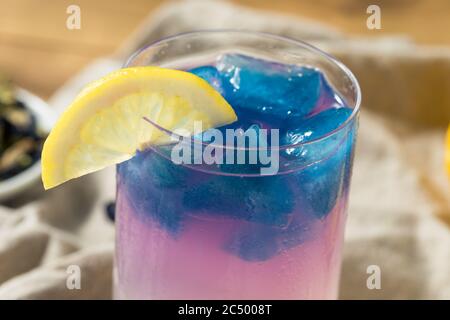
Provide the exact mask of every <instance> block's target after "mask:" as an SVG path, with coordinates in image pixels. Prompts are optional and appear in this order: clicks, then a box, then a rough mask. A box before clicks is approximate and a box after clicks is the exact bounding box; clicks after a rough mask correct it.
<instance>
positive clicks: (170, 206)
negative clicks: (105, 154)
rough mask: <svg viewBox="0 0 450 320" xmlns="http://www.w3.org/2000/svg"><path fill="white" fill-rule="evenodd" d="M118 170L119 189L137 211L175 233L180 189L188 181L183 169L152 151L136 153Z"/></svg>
mask: <svg viewBox="0 0 450 320" xmlns="http://www.w3.org/2000/svg"><path fill="white" fill-rule="evenodd" d="M117 168H118V179H119V185H120V188H123V190H124V191H123V192H126V194H127V197H128V199H129V201H130V204H131V205H132V207H133V208H134V209H135V210H136V212H137V213H138V214H139V215H140V216H141V217H143V218H144V220H146V219H149V218H151V219H154V220H155V221H156V222H157V223H158V224H159V225H160V226H161V227H164V228H165V229H166V230H167V231H168V232H170V233H172V234H177V233H178V232H179V230H180V228H181V223H182V210H181V209H182V206H181V194H182V191H181V188H182V187H184V186H185V183H186V181H187V180H188V179H187V178H186V176H185V174H186V170H184V169H183V168H182V167H180V166H177V165H175V164H173V163H172V162H170V161H169V160H167V159H165V158H163V157H161V156H160V155H158V154H157V153H155V152H153V151H145V152H138V153H137V154H136V156H135V157H133V158H132V159H130V160H128V161H126V162H123V163H121V164H119V165H118V167H117Z"/></svg>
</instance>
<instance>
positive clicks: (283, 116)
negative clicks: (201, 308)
mask: <svg viewBox="0 0 450 320" xmlns="http://www.w3.org/2000/svg"><path fill="white" fill-rule="evenodd" d="M147 65H153V66H160V67H168V68H174V69H180V70H186V71H190V72H192V73H195V74H197V75H198V76H200V77H202V78H204V79H205V80H207V81H208V82H209V83H210V84H211V85H212V86H214V87H215V88H216V89H217V90H218V91H219V92H220V93H221V94H222V95H223V96H224V97H225V98H226V100H227V101H228V102H229V103H230V105H231V106H232V107H233V108H234V109H235V111H236V113H237V116H238V121H237V122H236V123H235V124H231V125H229V126H227V127H226V128H231V129H242V130H241V131H240V134H245V133H247V132H249V130H250V129H252V130H256V132H257V133H259V132H261V131H263V129H265V130H269V131H270V130H271V129H276V131H270V132H269V134H268V136H270V138H271V139H272V140H270V141H269V142H266V143H261V142H260V141H259V140H258V143H257V144H256V145H255V144H253V145H251V143H249V144H247V145H245V146H244V147H243V148H240V147H238V146H236V147H233V146H231V147H230V145H229V144H228V143H227V144H220V143H217V144H216V146H217V147H218V148H219V149H220V148H223V150H222V151H223V153H225V152H226V151H227V152H228V151H230V152H234V151H235V152H236V153H235V154H238V151H242V152H243V155H244V158H245V159H247V158H249V157H247V154H246V152H247V153H248V152H250V151H251V150H257V151H261V150H263V149H265V151H267V150H270V152H268V153H267V154H266V155H269V156H271V157H272V158H271V159H272V160H273V161H274V162H275V161H276V162H277V163H274V162H273V163H271V165H272V168H275V169H276V170H274V171H271V172H270V170H268V171H266V172H265V173H263V171H262V170H259V169H261V168H262V167H264V166H263V165H262V164H261V163H259V162H258V161H257V162H256V163H250V162H249V163H245V161H244V163H243V164H242V163H239V164H238V163H234V164H233V163H232V164H229V163H225V164H217V163H205V162H202V163H182V164H177V163H174V161H173V159H172V158H171V156H170V155H171V154H172V153H171V151H173V148H174V143H172V142H171V143H168V144H167V145H163V146H151V147H149V149H148V150H146V151H144V152H138V154H137V155H136V156H135V157H134V158H133V159H131V160H129V161H126V162H124V163H122V164H119V165H118V166H117V202H116V224H117V225H116V228H117V238H116V257H115V268H114V281H115V284H114V287H115V289H114V290H115V293H114V294H115V297H116V298H119V299H335V298H337V294H338V284H339V274H340V265H341V249H342V243H343V235H344V226H345V221H346V209H347V200H348V194H349V184H350V176H351V169H352V160H353V149H354V144H355V136H356V129H357V119H358V109H359V103H360V90H359V86H358V83H357V81H356V79H355V77H354V76H353V75H352V73H351V72H350V71H349V70H348V69H347V68H346V67H345V66H343V65H342V64H341V63H340V62H338V61H336V60H335V59H334V58H333V57H331V56H329V55H327V54H326V53H324V52H322V51H320V50H318V49H316V48H314V47H312V46H310V45H308V44H306V43H303V42H300V41H294V40H291V39H287V38H282V37H279V36H275V35H270V34H263V33H255V32H245V31H232V30H228V31H200V32H193V33H186V34H181V35H177V36H174V37H170V38H166V39H163V40H161V41H158V42H156V43H154V44H151V45H149V46H147V47H145V48H143V49H141V50H140V51H138V52H137V53H135V54H134V55H133V56H132V57H131V58H130V59H129V61H128V62H127V66H129V67H131V66H147ZM149 120H150V122H149V123H148V125H155V126H156V127H157V125H156V124H155V123H157V119H149ZM143 121H144V120H143ZM153 121H154V122H153ZM158 129H159V130H161V132H162V134H167V135H170V134H171V133H172V132H170V131H168V130H165V128H158ZM219 132H225V129H224V128H219ZM172 136H176V135H175V134H173V135H172ZM268 136H267V135H266V137H268ZM179 138H180V137H179ZM275 138H276V139H278V141H275V140H274V139H275ZM190 139H191V141H194V142H195V143H199V144H200V145H201V148H202V149H201V150H204V148H205V145H207V144H208V142H211V141H208V140H207V139H206V140H205V139H204V137H202V136H201V135H200V137H199V136H198V135H197V136H194V137H191V138H190ZM202 139H203V140H202ZM268 140H269V139H268ZM216 142H217V141H216ZM219 149H217V150H216V151H215V152H216V154H218V152H219V151H218V150H219ZM221 154H222V153H221ZM275 155H276V157H275ZM233 157H234V156H233ZM233 157H231V158H230V159H235V157H234V158H233ZM266 164H267V163H266ZM266 167H267V166H266Z"/></svg>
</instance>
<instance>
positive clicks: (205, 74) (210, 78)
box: [188, 66, 227, 94]
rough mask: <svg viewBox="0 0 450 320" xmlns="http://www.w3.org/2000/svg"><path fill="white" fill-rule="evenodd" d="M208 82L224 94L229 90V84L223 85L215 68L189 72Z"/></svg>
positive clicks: (208, 67) (210, 67)
mask: <svg viewBox="0 0 450 320" xmlns="http://www.w3.org/2000/svg"><path fill="white" fill-rule="evenodd" d="M188 72H191V73H193V74H195V75H196V76H199V77H200V78H202V79H203V80H205V81H207V82H208V83H209V84H210V85H211V86H212V87H213V88H214V89H216V90H217V91H219V92H220V93H221V94H223V93H224V92H225V91H226V90H227V83H223V82H222V79H221V77H220V73H219V71H218V70H217V69H216V68H215V67H213V66H203V67H198V68H194V69H190V70H188Z"/></svg>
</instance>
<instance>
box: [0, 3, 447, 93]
mask: <svg viewBox="0 0 450 320" xmlns="http://www.w3.org/2000/svg"><path fill="white" fill-rule="evenodd" d="M206 1H208V0H206ZM167 2H172V1H170V0H129V1H127V3H126V5H125V4H124V2H123V1H121V0H95V1H91V0H77V1H72V0H70V1H66V0H42V1H37V0H1V1H0V12H1V19H0V70H1V72H5V73H7V74H9V75H10V76H11V77H12V79H13V80H14V81H15V82H16V83H17V84H19V85H20V86H22V87H25V88H27V89H29V90H31V91H33V92H34V93H36V94H38V95H39V96H41V97H43V98H48V97H49V96H50V95H51V94H52V93H53V92H54V91H55V90H56V89H57V88H58V87H59V86H60V85H61V84H62V83H63V82H64V81H66V80H67V79H69V78H70V77H71V76H72V75H74V74H75V73H76V72H77V71H78V70H80V69H81V68H82V67H83V66H85V65H86V64H87V63H89V62H90V61H92V60H93V59H94V58H96V57H101V56H104V55H109V54H112V53H114V52H115V50H117V49H118V48H119V46H120V45H121V44H122V43H123V41H124V40H125V39H126V38H127V37H128V36H129V35H130V33H131V32H132V31H134V30H136V28H137V27H138V26H139V25H140V23H142V22H143V21H144V19H145V18H146V17H147V16H148V15H149V14H151V12H152V11H153V10H155V9H156V8H157V7H158V6H160V5H161V4H163V3H167ZM230 2H233V3H236V4H239V5H243V6H246V7H248V8H254V9H264V10H270V11H273V12H277V13H282V14H287V15H291V16H297V17H306V18H311V19H315V20H317V21H321V22H323V23H326V24H329V25H331V26H334V27H337V28H339V29H340V30H342V31H344V32H347V33H348V34H352V35H364V36H368V37H376V36H380V35H389V34H405V35H408V36H409V37H410V38H411V39H413V40H415V41H417V42H418V43H421V44H433V45H446V46H450V32H448V30H450V19H449V18H450V17H449V15H450V14H449V12H450V1H447V0H432V1H427V0H301V1H298V0H279V1H259V0H232V1H230ZM71 4H76V5H78V6H80V8H81V10H82V12H81V13H82V28H81V29H80V30H68V29H67V28H65V27H64V26H65V23H66V19H67V17H68V15H67V13H66V8H67V7H68V6H69V5H71ZM371 4H377V5H379V6H380V7H381V8H382V29H381V30H376V29H375V30H369V29H368V28H367V26H366V20H367V17H368V15H367V14H366V9H367V7H368V6H369V5H371ZM236 27H239V25H237V26H236Z"/></svg>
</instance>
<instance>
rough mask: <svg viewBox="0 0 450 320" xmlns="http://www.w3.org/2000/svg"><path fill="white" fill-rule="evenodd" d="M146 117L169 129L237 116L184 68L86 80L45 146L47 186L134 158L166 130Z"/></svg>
mask: <svg viewBox="0 0 450 320" xmlns="http://www.w3.org/2000/svg"><path fill="white" fill-rule="evenodd" d="M143 117H147V118H149V119H151V120H152V121H153V122H155V123H157V124H158V125H160V126H161V127H163V128H166V129H168V130H171V131H173V130H176V129H184V130H187V132H191V133H192V132H193V124H194V122H195V121H201V124H202V129H203V130H206V129H209V128H213V127H218V126H221V125H225V124H229V123H232V122H234V121H236V119H237V117H236V114H235V113H234V111H233V109H232V108H231V106H230V105H229V104H228V103H227V102H226V101H225V99H224V98H223V97H222V96H221V95H220V94H219V93H218V92H217V91H216V90H215V89H214V88H213V87H211V86H210V85H209V84H208V83H207V82H206V81H204V80H203V79H201V78H199V77H197V76H195V75H193V74H191V73H188V72H184V71H179V70H171V69H163V68H158V67H135V68H125V69H121V70H118V71H115V72H112V73H110V74H109V75H107V76H105V77H103V78H101V79H99V80H97V81H94V82H93V83H91V84H89V85H87V86H86V87H85V88H84V89H83V90H82V91H81V93H80V94H79V95H78V96H77V97H76V98H75V101H74V102H73V103H72V104H71V105H70V106H69V107H68V109H67V110H66V111H65V112H64V113H63V115H62V116H61V118H60V119H59V120H58V122H57V123H56V125H55V126H54V128H53V129H52V131H51V133H50V135H49V136H48V138H47V140H46V141H45V144H44V148H43V151H42V181H43V183H44V187H45V188H46V189H49V188H53V187H55V186H57V185H59V184H61V183H63V182H65V181H67V180H69V179H73V178H77V177H80V176H82V175H85V174H88V173H91V172H94V171H98V170H100V169H103V168H105V167H107V166H110V165H113V164H117V163H120V162H123V161H125V160H128V159H130V158H131V157H133V155H134V154H135V153H136V150H142V149H143V148H144V147H145V146H146V145H148V144H154V145H158V144H162V143H164V142H167V138H168V137H167V135H165V134H163V133H162V132H161V131H159V130H157V129H156V128H155V127H153V126H152V125H150V124H149V123H148V122H146V121H145V120H143Z"/></svg>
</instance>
